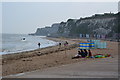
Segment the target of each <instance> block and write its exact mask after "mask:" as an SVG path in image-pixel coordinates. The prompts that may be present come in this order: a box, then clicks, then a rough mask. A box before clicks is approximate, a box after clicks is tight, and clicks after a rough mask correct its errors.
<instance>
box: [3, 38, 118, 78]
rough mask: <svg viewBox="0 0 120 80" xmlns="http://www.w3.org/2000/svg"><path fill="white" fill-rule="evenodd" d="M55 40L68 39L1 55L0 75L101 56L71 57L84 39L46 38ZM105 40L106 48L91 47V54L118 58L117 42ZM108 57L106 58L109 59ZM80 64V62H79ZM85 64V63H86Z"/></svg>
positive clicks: (90, 59) (91, 59) (91, 60)
mask: <svg viewBox="0 0 120 80" xmlns="http://www.w3.org/2000/svg"><path fill="white" fill-rule="evenodd" d="M47 39H49V40H53V41H57V42H65V41H68V43H69V45H68V46H67V47H65V46H64V45H62V46H61V47H59V46H51V47H47V48H42V49H36V50H33V51H26V52H20V53H15V54H5V55H3V56H2V75H3V76H8V75H13V74H18V73H24V72H30V71H35V70H43V69H47V68H50V67H58V66H61V65H66V64H73V63H82V62H86V63H87V62H93V63H94V62H95V61H98V62H99V60H101V59H103V58H95V59H94V58H78V59H72V57H73V56H75V55H76V54H77V51H78V50H77V48H78V44H79V42H85V41H86V39H68V38H47ZM106 42H107V44H108V45H107V48H106V49H92V50H91V51H92V54H111V57H109V58H114V59H115V60H118V42H110V41H106ZM109 58H106V59H108V60H109ZM81 65H82V64H81ZM86 65H87V64H86Z"/></svg>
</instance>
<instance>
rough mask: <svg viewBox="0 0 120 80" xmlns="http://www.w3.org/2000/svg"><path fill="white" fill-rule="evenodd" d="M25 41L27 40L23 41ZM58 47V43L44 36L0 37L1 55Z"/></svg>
mask: <svg viewBox="0 0 120 80" xmlns="http://www.w3.org/2000/svg"><path fill="white" fill-rule="evenodd" d="M23 39H25V40H23ZM38 42H40V43H41V48H45V47H48V46H54V45H57V43H56V42H54V41H51V40H47V39H45V38H43V36H31V35H26V34H2V35H0V54H9V53H16V52H22V51H29V50H35V49H38V48H39V47H38V45H37V44H38Z"/></svg>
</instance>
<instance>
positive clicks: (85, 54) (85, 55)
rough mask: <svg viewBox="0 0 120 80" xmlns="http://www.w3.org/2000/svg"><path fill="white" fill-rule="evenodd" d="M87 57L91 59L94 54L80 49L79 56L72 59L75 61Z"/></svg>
mask: <svg viewBox="0 0 120 80" xmlns="http://www.w3.org/2000/svg"><path fill="white" fill-rule="evenodd" d="M87 56H89V57H91V56H92V53H91V51H90V50H88V51H87V50H86V49H80V50H79V51H78V54H77V55H75V56H74V57H72V59H75V58H80V57H83V58H84V57H87Z"/></svg>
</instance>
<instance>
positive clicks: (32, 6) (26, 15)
mask: <svg viewBox="0 0 120 80" xmlns="http://www.w3.org/2000/svg"><path fill="white" fill-rule="evenodd" d="M0 9H2V10H0V17H1V15H2V33H16V34H28V33H34V32H35V31H36V29H37V28H42V27H45V26H51V25H52V24H53V23H60V22H62V21H67V19H69V18H72V19H79V18H80V17H88V16H92V15H94V14H98V13H109V12H114V13H117V12H118V2H2V4H1V3H0ZM0 21H1V20H0ZM0 26H1V25H0ZM0 31H1V28H0Z"/></svg>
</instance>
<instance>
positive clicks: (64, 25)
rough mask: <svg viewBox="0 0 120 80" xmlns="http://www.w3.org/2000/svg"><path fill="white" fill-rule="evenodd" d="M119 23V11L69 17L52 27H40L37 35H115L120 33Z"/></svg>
mask: <svg viewBox="0 0 120 80" xmlns="http://www.w3.org/2000/svg"><path fill="white" fill-rule="evenodd" d="M118 21H119V22H118ZM119 24H120V19H119V13H117V14H113V13H104V14H95V15H93V16H91V17H85V18H80V19H68V20H67V21H66V22H61V23H57V24H53V25H52V26H51V27H45V28H38V29H37V31H36V33H35V35H44V36H51V37H62V36H63V37H79V34H91V35H92V34H99V35H107V37H113V36H114V35H115V34H117V33H118V29H119V27H118V25H119ZM119 31H120V30H119Z"/></svg>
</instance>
